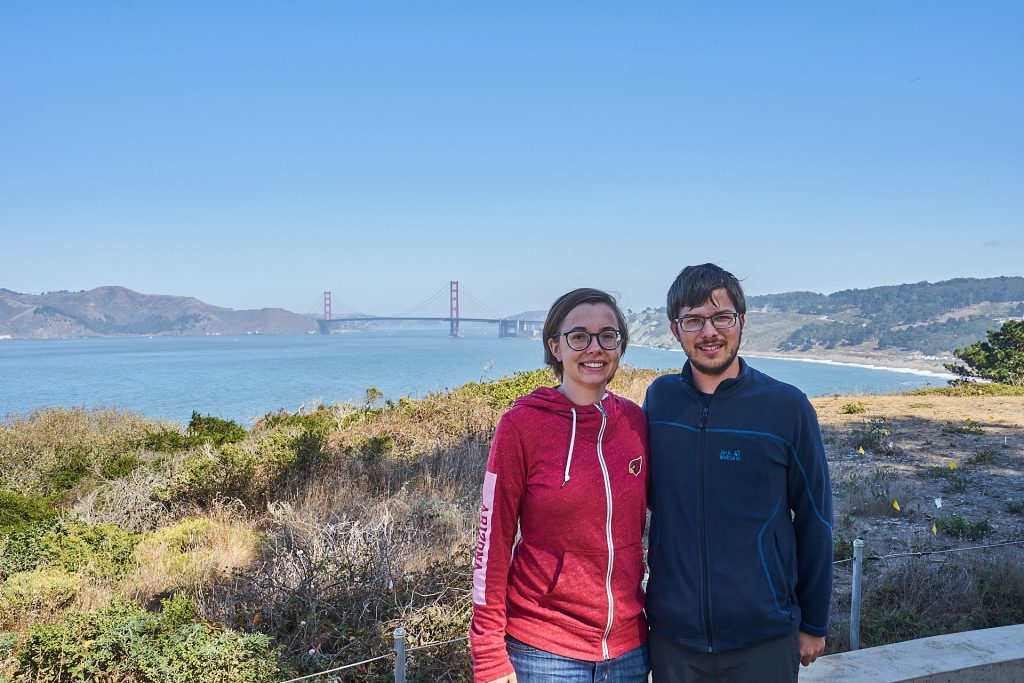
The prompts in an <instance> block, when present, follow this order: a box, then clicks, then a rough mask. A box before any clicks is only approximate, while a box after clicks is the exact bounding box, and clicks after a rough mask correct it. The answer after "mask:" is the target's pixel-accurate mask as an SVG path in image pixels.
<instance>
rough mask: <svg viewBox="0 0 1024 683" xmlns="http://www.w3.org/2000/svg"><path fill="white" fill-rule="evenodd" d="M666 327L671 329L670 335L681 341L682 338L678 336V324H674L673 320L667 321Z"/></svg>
mask: <svg viewBox="0 0 1024 683" xmlns="http://www.w3.org/2000/svg"><path fill="white" fill-rule="evenodd" d="M668 327H669V329H670V330H672V336H673V337H675V338H676V341H678V342H681V341H683V340H682V339H680V338H679V325H677V324H676V321H675V320H672V321H669V324H668Z"/></svg>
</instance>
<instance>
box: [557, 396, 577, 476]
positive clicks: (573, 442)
mask: <svg viewBox="0 0 1024 683" xmlns="http://www.w3.org/2000/svg"><path fill="white" fill-rule="evenodd" d="M575 445H576V409H575V408H573V409H572V436H570V437H569V455H568V457H566V459H565V479H564V480H563V481H562V487H564V486H565V485H566V484H568V483H569V466H570V465H572V449H573V446H575ZM559 488H561V487H559Z"/></svg>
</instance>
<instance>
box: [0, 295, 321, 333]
mask: <svg viewBox="0 0 1024 683" xmlns="http://www.w3.org/2000/svg"><path fill="white" fill-rule="evenodd" d="M311 330H316V323H315V322H314V321H313V320H312V319H311V318H309V317H307V316H304V315H298V314H296V313H291V312H289V311H286V310H284V309H282V308H262V309H260V310H257V311H235V310H232V309H230V308H221V307H219V306H211V305H209V304H206V303H203V302H202V301H200V300H199V299H195V298H192V297H184V296H165V295H160V294H140V293H138V292H134V291H132V290H130V289H126V288H124V287H97V288H96V289H91V290H89V291H81V292H66V291H65V292H47V293H45V294H38V295H36V294H20V293H18V292H12V291H11V290H9V289H0V337H2V336H9V337H12V338H15V339H55V338H62V337H96V336H105V335H142V334H145V335H205V334H246V333H257V332H258V333H260V334H302V333H303V332H307V331H311Z"/></svg>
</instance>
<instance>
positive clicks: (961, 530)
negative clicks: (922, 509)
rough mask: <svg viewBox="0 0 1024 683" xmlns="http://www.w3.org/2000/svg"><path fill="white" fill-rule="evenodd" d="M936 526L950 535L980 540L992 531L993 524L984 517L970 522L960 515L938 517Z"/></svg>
mask: <svg viewBox="0 0 1024 683" xmlns="http://www.w3.org/2000/svg"><path fill="white" fill-rule="evenodd" d="M935 528H936V529H937V530H939V531H941V532H943V533H946V534H949V535H950V536H956V537H957V538H966V539H967V540H970V541H980V540H981V539H983V538H985V536H987V535H988V533H989V532H990V531H992V525H991V524H989V523H988V520H985V519H983V520H981V521H980V522H968V521H967V520H966V519H964V518H963V517H961V516H960V515H950V516H948V517H936V518H935Z"/></svg>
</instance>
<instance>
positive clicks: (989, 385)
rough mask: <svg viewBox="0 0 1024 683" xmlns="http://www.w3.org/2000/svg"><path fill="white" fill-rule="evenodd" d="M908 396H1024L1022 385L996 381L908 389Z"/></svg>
mask: <svg viewBox="0 0 1024 683" xmlns="http://www.w3.org/2000/svg"><path fill="white" fill-rule="evenodd" d="M907 394H908V395H910V396H1024V387H1016V386H1011V385H1009V384H999V383H998V382H985V383H982V382H962V383H959V384H954V385H952V386H948V387H928V388H926V389H915V390H914V391H908V392H907Z"/></svg>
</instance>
